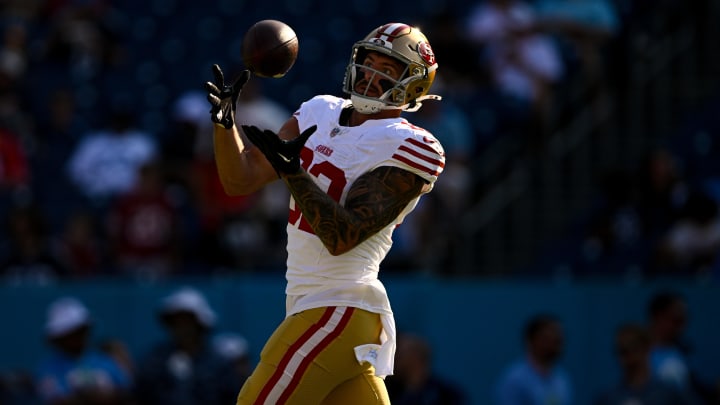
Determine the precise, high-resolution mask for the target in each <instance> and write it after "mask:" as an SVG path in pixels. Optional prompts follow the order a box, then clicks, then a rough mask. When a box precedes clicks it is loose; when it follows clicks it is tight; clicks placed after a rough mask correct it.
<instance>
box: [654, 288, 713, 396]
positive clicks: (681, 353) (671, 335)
mask: <svg viewBox="0 0 720 405" xmlns="http://www.w3.org/2000/svg"><path fill="white" fill-rule="evenodd" d="M647 314H648V322H649V325H648V329H649V331H650V338H651V340H652V346H651V349H650V366H651V368H652V373H653V375H654V376H656V377H657V378H658V379H660V380H661V381H665V382H667V383H669V384H671V385H673V386H674V387H676V388H677V389H678V390H680V392H681V393H682V395H683V397H685V398H687V400H688V401H693V403H703V402H699V401H702V400H704V401H705V402H704V403H708V404H715V403H717V401H718V400H720V398H719V397H718V389H717V388H716V387H710V386H709V384H708V383H706V382H705V381H703V380H702V378H701V377H700V376H699V375H697V374H696V373H695V371H694V370H693V368H692V366H691V364H690V359H689V347H688V344H687V342H685V341H684V336H683V335H684V333H685V328H686V326H687V319H688V304H687V301H686V300H685V297H683V296H682V295H681V294H680V293H678V292H675V291H662V292H659V293H657V294H655V295H653V296H652V297H651V298H650V300H649V302H648V308H647Z"/></svg>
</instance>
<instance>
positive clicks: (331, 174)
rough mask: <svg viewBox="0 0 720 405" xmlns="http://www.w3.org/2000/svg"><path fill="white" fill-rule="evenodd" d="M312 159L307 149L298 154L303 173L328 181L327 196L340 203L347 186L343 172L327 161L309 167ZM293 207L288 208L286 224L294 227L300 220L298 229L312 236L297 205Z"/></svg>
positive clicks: (310, 151) (310, 229) (311, 152)
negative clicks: (288, 223)
mask: <svg viewBox="0 0 720 405" xmlns="http://www.w3.org/2000/svg"><path fill="white" fill-rule="evenodd" d="M313 157H314V154H313V151H312V150H311V149H310V148H308V147H304V148H303V150H302V151H301V152H300V159H301V162H302V167H303V169H305V171H307V172H308V173H310V174H312V175H313V176H315V177H321V176H324V177H326V178H327V179H329V180H330V184H329V185H328V189H327V190H326V191H327V194H328V195H329V196H330V197H331V198H332V199H333V200H335V201H340V197H341V196H342V192H343V189H345V185H347V179H346V178H345V172H343V171H342V169H340V168H338V167H337V166H335V165H334V164H332V163H331V162H328V161H323V162H319V163H318V164H315V165H312V166H310V164H311V163H312V161H313ZM293 205H294V207H291V208H290V213H289V215H288V222H290V224H291V225H296V224H298V220H300V223H299V225H298V229H300V230H303V231H305V232H309V233H312V234H314V233H315V232H313V230H312V227H310V224H309V223H308V222H307V221H306V220H305V218H303V216H302V212H300V207H298V206H297V204H293Z"/></svg>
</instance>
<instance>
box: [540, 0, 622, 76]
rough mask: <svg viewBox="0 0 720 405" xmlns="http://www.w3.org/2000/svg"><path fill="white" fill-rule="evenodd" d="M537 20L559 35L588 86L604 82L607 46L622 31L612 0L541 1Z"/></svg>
mask: <svg viewBox="0 0 720 405" xmlns="http://www.w3.org/2000/svg"><path fill="white" fill-rule="evenodd" d="M535 7H536V9H537V16H538V23H539V25H541V26H542V27H543V29H544V30H547V31H548V32H553V33H556V34H557V38H558V39H559V40H560V42H561V43H563V44H564V45H566V47H565V48H564V49H565V50H566V51H567V53H569V54H570V55H568V57H569V59H572V60H573V62H574V64H576V65H577V67H578V68H579V69H580V73H581V77H582V79H583V80H584V81H585V85H586V86H593V87H597V86H599V85H601V84H603V83H604V74H605V72H604V71H605V67H606V63H605V60H604V57H605V55H604V52H603V51H604V46H605V45H606V44H607V43H608V41H610V40H611V39H612V38H613V36H615V35H616V34H617V33H618V31H619V30H620V17H619V15H618V12H617V10H616V7H615V4H614V2H613V1H611V0H538V1H536V2H535Z"/></svg>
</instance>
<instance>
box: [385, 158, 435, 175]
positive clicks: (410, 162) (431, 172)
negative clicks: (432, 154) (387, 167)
mask: <svg viewBox="0 0 720 405" xmlns="http://www.w3.org/2000/svg"><path fill="white" fill-rule="evenodd" d="M393 159H397V160H399V161H401V162H403V163H405V164H407V165H408V166H410V167H414V168H416V169H418V170H420V171H421V172H425V173H427V174H429V175H431V176H438V175H439V174H440V171H439V170H435V169H431V168H429V167H427V166H423V165H421V164H419V163H418V162H416V161H414V160H411V159H408V158H406V157H405V156H402V155H398V154H394V155H393Z"/></svg>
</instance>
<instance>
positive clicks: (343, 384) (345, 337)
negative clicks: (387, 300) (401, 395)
mask: <svg viewBox="0 0 720 405" xmlns="http://www.w3.org/2000/svg"><path fill="white" fill-rule="evenodd" d="M381 330H382V324H381V322H380V315H379V314H375V313H372V312H367V311H363V310H361V309H358V308H351V307H324V308H315V309H310V310H307V311H303V312H301V313H298V314H295V315H292V316H289V317H287V318H285V320H283V322H282V323H281V324H280V326H278V328H277V329H276V330H275V332H274V333H273V335H272V336H271V337H270V339H269V340H268V342H267V343H266V344H265V347H264V348H263V350H262V352H261V353H260V362H259V363H258V365H257V367H256V368H255V370H254V371H253V373H252V375H251V376H250V377H249V378H248V379H247V381H246V382H245V384H244V385H243V387H242V389H241V390H240V394H239V395H238V399H237V404H238V405H250V404H253V405H260V404H263V405H281V404H297V405H335V404H337V405H355V404H357V405H366V404H367V405H374V404H382V405H389V404H390V400H389V399H388V394H387V389H386V388H385V383H384V381H383V380H382V379H381V378H379V377H377V376H376V375H375V368H374V367H373V366H372V365H370V364H368V363H365V362H364V363H362V364H360V363H359V362H358V361H357V358H356V357H355V351H354V348H355V347H356V346H360V345H363V344H369V343H373V344H380V332H381Z"/></svg>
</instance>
